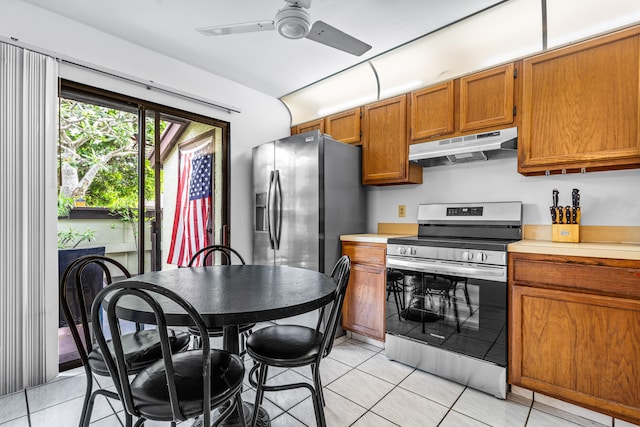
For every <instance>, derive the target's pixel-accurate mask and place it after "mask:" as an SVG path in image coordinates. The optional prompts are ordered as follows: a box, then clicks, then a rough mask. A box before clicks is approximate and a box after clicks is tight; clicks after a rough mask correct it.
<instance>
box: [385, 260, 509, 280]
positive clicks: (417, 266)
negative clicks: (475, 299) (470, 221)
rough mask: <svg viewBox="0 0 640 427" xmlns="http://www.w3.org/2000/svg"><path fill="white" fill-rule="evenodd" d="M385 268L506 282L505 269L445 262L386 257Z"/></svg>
mask: <svg viewBox="0 0 640 427" xmlns="http://www.w3.org/2000/svg"><path fill="white" fill-rule="evenodd" d="M387 267H392V268H398V269H403V270H412V271H419V272H422V273H433V274H447V275H450V276H461V277H470V278H482V279H488V280H491V279H494V280H495V279H498V280H503V281H506V275H507V269H506V268H505V267H500V266H499V267H494V266H481V267H480V266H476V265H469V264H461V263H452V262H446V261H432V260H425V259H420V260H416V259H405V258H397V257H393V256H387Z"/></svg>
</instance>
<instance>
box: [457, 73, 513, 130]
mask: <svg viewBox="0 0 640 427" xmlns="http://www.w3.org/2000/svg"><path fill="white" fill-rule="evenodd" d="M514 79H515V77H514V65H513V63H511V64H507V65H503V66H500V67H496V68H492V69H490V70H486V71H483V72H480V73H476V74H472V75H469V76H466V77H461V78H460V130H461V131H463V132H464V131H470V130H476V129H482V128H486V127H490V126H498V125H504V124H509V123H513V114H514V112H513V97H514Z"/></svg>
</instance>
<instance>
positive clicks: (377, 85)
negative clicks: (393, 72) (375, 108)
mask: <svg viewBox="0 0 640 427" xmlns="http://www.w3.org/2000/svg"><path fill="white" fill-rule="evenodd" d="M367 62H368V63H369V66H370V67H371V71H373V75H374V76H375V77H376V87H377V90H376V99H377V100H380V77H379V76H378V71H377V70H376V67H374V66H373V63H372V62H371V61H367Z"/></svg>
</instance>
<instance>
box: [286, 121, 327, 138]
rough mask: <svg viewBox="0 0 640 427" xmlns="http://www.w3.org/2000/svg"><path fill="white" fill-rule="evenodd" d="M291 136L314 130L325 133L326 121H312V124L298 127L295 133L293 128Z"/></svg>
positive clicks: (303, 124) (308, 123)
mask: <svg viewBox="0 0 640 427" xmlns="http://www.w3.org/2000/svg"><path fill="white" fill-rule="evenodd" d="M291 129H292V132H291V135H295V134H299V133H305V132H309V131H312V130H319V131H320V132H322V133H324V119H318V120H312V121H310V122H306V123H301V124H299V125H298V126H295V133H294V132H293V129H294V128H291Z"/></svg>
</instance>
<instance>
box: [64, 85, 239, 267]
mask: <svg viewBox="0 0 640 427" xmlns="http://www.w3.org/2000/svg"><path fill="white" fill-rule="evenodd" d="M59 87H60V93H59V94H58V96H62V91H64V90H67V91H73V92H79V93H85V94H87V95H88V96H91V97H94V98H100V99H104V100H107V101H108V100H112V101H115V102H118V103H122V104H126V105H128V106H130V107H133V108H135V109H137V111H138V134H137V138H138V141H139V143H138V195H139V196H138V212H142V215H144V214H145V198H144V178H145V168H144V162H143V161H140V159H143V158H144V155H145V153H144V149H145V144H144V141H146V139H145V138H146V135H141V132H145V131H146V126H145V123H146V122H145V121H146V118H147V117H146V116H147V113H153V114H154V150H155V151H154V170H156V171H159V170H160V168H162V158H161V145H160V132H159V126H160V120H161V117H162V116H163V115H168V116H175V117H179V118H183V119H187V120H192V121H194V122H200V123H204V124H207V125H210V126H214V127H218V128H220V129H221V136H222V150H221V153H220V155H221V159H222V160H221V161H222V165H221V169H222V182H221V183H215V184H216V185H222V189H221V194H222V198H221V199H222V200H221V206H220V207H221V218H220V224H214V226H217V227H221V240H222V241H221V242H220V243H222V244H225V245H228V244H229V242H230V238H231V236H230V226H229V225H230V223H229V221H230V199H231V197H230V188H231V183H230V177H231V174H230V150H229V144H230V135H231V132H230V123H229V122H225V121H222V120H218V119H214V118H211V117H206V116H202V115H199V114H195V113H191V112H188V111H184V110H180V109H176V108H173V107H168V106H166V105H161V104H157V103H154V102H150V101H146V100H143V99H139V98H135V97H131V96H128V95H123V94H119V93H116V92H111V91H108V90H105V89H100V88H96V87H92V86H88V85H85V84H82V83H77V82H73V81H70V80H65V79H61V80H60V85H59ZM212 179H213V176H212ZM160 190H161V189H160V174H158V173H157V174H156V175H155V209H156V215H162V213H161V212H162V211H161V209H160V208H161V206H160V199H161V198H160ZM161 224H162V221H161V218H156V219H155V221H154V224H153V226H152V230H151V238H152V239H155V242H156V244H155V245H154V246H155V250H157V252H158V253H156V254H155V258H154V257H153V256H152V263H151V269H152V271H153V270H155V269H161V266H162V256H164V255H163V254H161V249H162V245H161V242H162V240H161V239H162V229H161ZM144 227H145V222H144V221H138V230H137V231H138V236H144ZM214 235H215V230H214ZM139 244H140V246H139V248H138V254H137V255H138V273H140V274H141V273H144V272H145V265H144V264H145V262H144V261H145V260H144V253H145V245H146V243H145V239H144V238H140V239H139ZM154 259H155V263H154V262H153V260H154ZM154 264H155V265H154Z"/></svg>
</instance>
